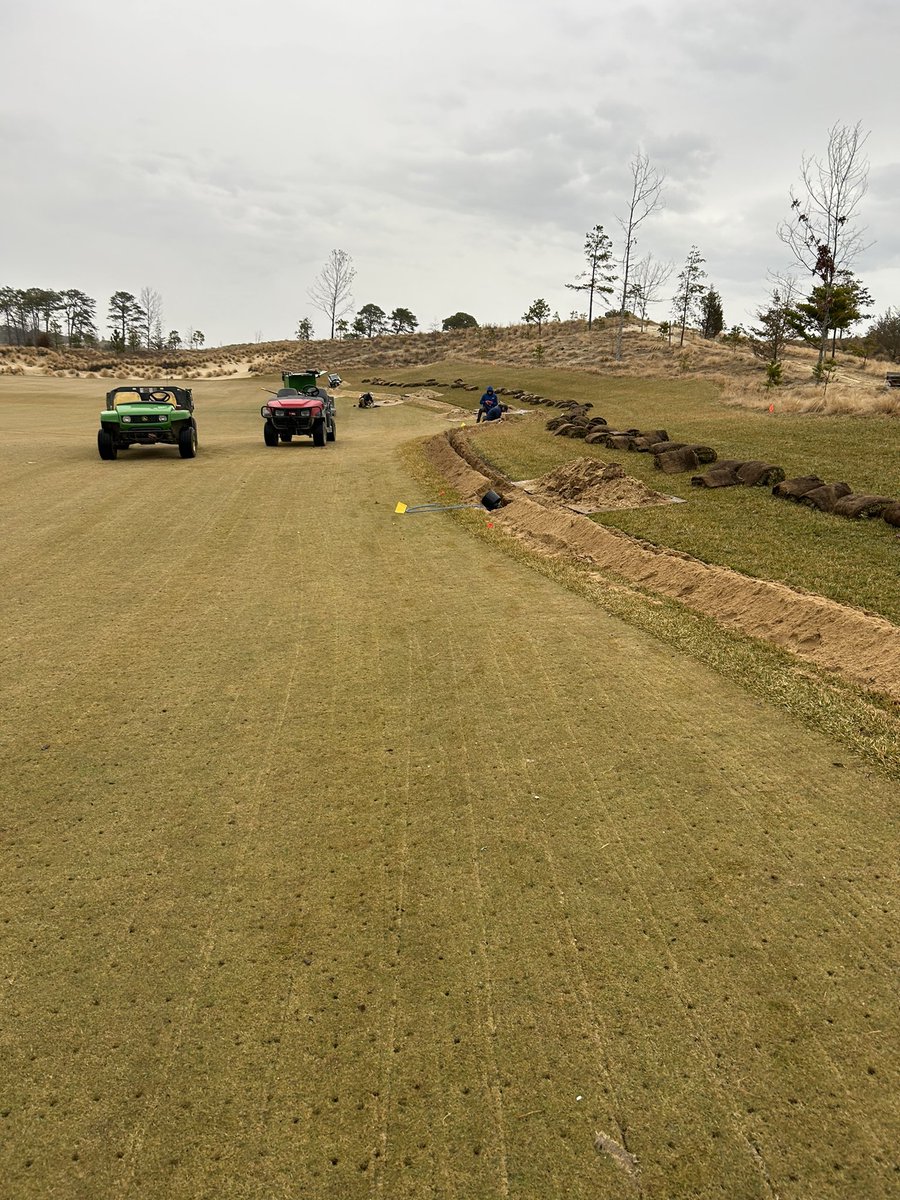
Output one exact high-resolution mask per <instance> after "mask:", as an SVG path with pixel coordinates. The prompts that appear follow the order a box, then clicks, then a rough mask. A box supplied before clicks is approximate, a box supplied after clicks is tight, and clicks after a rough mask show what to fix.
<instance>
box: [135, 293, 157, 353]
mask: <svg viewBox="0 0 900 1200" xmlns="http://www.w3.org/2000/svg"><path fill="white" fill-rule="evenodd" d="M137 306H138V309H139V310H140V314H141V315H140V331H141V337H142V338H143V339H144V345H145V346H146V347H147V349H148V350H149V349H150V348H151V346H152V343H153V331H154V329H155V328H156V326H157V324H159V326H160V330H161V329H162V296H161V295H160V294H159V292H155V291H154V290H153V288H151V287H142V288H141V294H140V296H139V297H138V302H137Z"/></svg>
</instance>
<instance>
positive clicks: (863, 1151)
mask: <svg viewBox="0 0 900 1200" xmlns="http://www.w3.org/2000/svg"><path fill="white" fill-rule="evenodd" d="M263 382H265V381H263ZM353 382H354V385H355V383H356V382H357V381H356V380H354V381H353ZM485 382H487V380H485ZM491 382H493V383H495V384H497V385H499V384H501V383H502V382H503V378H502V377H501V375H500V374H499V373H497V372H494V373H493V378H492V379H491ZM563 382H564V384H565V386H566V387H568V386H574V383H573V381H571V380H569V379H568V378H567V379H566V380H564V381H563ZM195 395H196V397H197V401H198V407H197V419H198V424H199V428H200V443H201V450H200V454H199V456H198V458H197V459H196V460H193V461H190V462H184V461H182V460H180V459H179V458H178V457H177V455H175V454H174V452H173V451H172V450H163V449H158V450H150V451H131V452H129V454H127V455H124V456H122V458H121V459H120V460H119V461H118V462H115V463H102V462H100V460H99V458H98V457H97V455H96V450H95V447H94V437H95V430H96V413H97V409H98V407H99V400H98V394H97V384H96V383H95V382H92V381H74V380H72V381H66V380H50V381H48V380H33V379H30V378H28V379H24V380H23V379H7V380H2V381H0V411H2V414H3V422H4V428H5V430H6V431H7V436H6V437H5V438H4V440H3V443H2V448H0V468H2V471H0V490H2V509H0V511H2V514H3V518H2V519H3V538H2V541H0V565H2V571H3V578H4V580H5V581H6V587H5V588H4V590H3V593H2V596H0V615H2V630H3V641H2V662H0V677H2V679H3V681H4V682H3V690H4V702H5V712H6V714H7V716H6V720H5V722H4V725H3V729H2V734H0V736H2V763H3V766H2V771H3V795H4V804H3V829H4V838H3V851H2V852H3V856H4V857H3V871H2V873H0V881H2V883H0V887H2V914H3V934H4V936H3V940H2V958H3V961H2V973H0V979H2V982H3V989H4V1003H3V1008H2V1012H3V1018H2V1031H0V1036H2V1041H0V1048H2V1055H3V1061H4V1064H5V1067H6V1069H5V1071H4V1073H3V1077H2V1079H0V1122H2V1124H0V1129H2V1133H3V1136H2V1139H0V1178H2V1179H3V1180H4V1185H3V1190H4V1191H5V1193H6V1194H8V1195H10V1196H15V1197H17V1198H19V1197H24V1198H28V1197H35V1198H41V1200H45V1198H47V1197H52V1198H57V1197H58V1198H66V1200H68V1198H70V1197H85V1198H87V1197H90V1198H91V1200H93V1198H96V1197H113V1196H115V1197H126V1196H127V1197H135V1198H137V1197H140V1198H141V1200H144V1198H157V1197H158V1198H160V1200H161V1198H163V1197H165V1198H166V1200H171V1198H181V1197H184V1198H192V1200H193V1198H195V1197H209V1198H213V1197H216V1198H221V1197H235V1198H238V1197H240V1198H242V1200H243V1198H247V1197H259V1198H260V1200H263V1198H265V1200H270V1198H273V1197H297V1196H303V1197H323V1198H324V1197H329V1198H330V1197H341V1198H342V1200H343V1198H353V1197H363V1196H365V1197H372V1196H376V1197H377V1196H382V1197H385V1198H387V1197H390V1198H391V1200H394V1198H396V1197H410V1198H413V1197H414V1198H416V1200H419V1198H420V1197H423V1196H441V1197H452V1196H457V1197H461V1198H462V1197H466V1198H470V1197H471V1198H480V1197H485V1198H486V1197H494V1196H498V1197H499V1196H510V1197H520V1198H522V1200H525V1198H529V1200H531V1198H533V1197H544V1196H546V1197H556V1196H567V1197H585V1198H588V1197H590V1198H591V1200H593V1198H595V1197H597V1196H598V1195H603V1196H609V1197H634V1196H643V1197H645V1198H648V1200H649V1198H653V1200H656V1198H659V1200H663V1198H666V1200H670V1198H681V1197H689V1196H711V1195H725V1196H729V1197H740V1198H744V1197H747V1198H749V1197H761V1198H770V1197H772V1196H773V1195H778V1196H781V1197H786V1198H789V1197H804V1198H806V1197H808V1198H810V1200H812V1198H813V1197H815V1198H816V1200H818V1198H821V1197H829V1196H831V1197H841V1198H843V1197H848V1196H865V1197H867V1198H873V1200H876V1198H879V1197H888V1196H890V1195H892V1194H894V1193H895V1189H896V1181H897V1178H898V1175H897V1172H898V1166H900V1164H898V1161H897V1153H896V1136H895V1131H896V1127H897V1119H898V1101H897V1097H898V1095H900V1088H898V1079H897V1060H896V1056H895V1054H894V1046H895V1045H896V967H897V959H896V930H895V918H894V913H893V909H892V907H891V903H892V897H893V893H894V891H895V883H896V836H897V811H896V789H895V785H894V784H892V783H891V781H889V780H888V779H886V778H885V777H883V776H881V775H879V774H878V773H877V772H875V771H873V770H872V769H871V768H870V767H869V765H868V764H867V763H866V761H865V760H863V759H862V758H858V757H856V756H854V755H853V754H851V753H848V752H847V751H846V750H845V749H843V748H842V747H840V746H839V745H838V744H837V743H835V742H834V741H832V740H831V739H829V738H828V737H825V736H822V735H821V734H817V733H815V732H811V731H810V730H809V729H808V728H806V727H805V726H803V725H801V724H799V723H797V722H795V721H793V720H791V719H790V718H786V717H784V715H783V714H781V713H780V712H776V711H775V710H773V709H772V708H771V707H770V706H769V705H767V704H766V703H765V702H764V701H763V700H761V699H759V698H755V697H753V696H751V695H749V694H748V693H747V692H746V691H745V690H744V689H742V688H741V687H740V686H738V684H736V683H734V682H730V681H729V680H727V679H725V678H723V677H722V676H721V675H720V674H718V673H716V672H714V671H712V670H710V669H708V668H706V667H704V666H702V665H698V664H697V663H696V662H695V661H693V660H692V659H690V658H689V657H686V656H685V655H684V654H681V653H679V652H678V651H677V650H675V649H673V648H672V647H671V646H668V645H665V644H663V643H661V642H660V641H658V640H656V639H654V638H653V637H651V636H649V635H648V634H647V633H645V632H642V631H641V630H640V629H637V628H635V627H633V626H631V625H628V624H625V623H623V622H621V621H619V620H617V619H616V618H615V617H613V616H610V615H609V614H607V613H605V612H604V611H603V610H602V609H600V608H598V607H597V605H595V604H593V603H592V602H591V601H590V599H589V598H587V597H585V596H583V595H580V594H578V593H576V592H575V591H573V590H570V589H568V588H564V587H561V586H559V583H558V582H556V581H555V580H554V579H552V578H550V577H547V576H545V575H542V574H540V573H538V572H535V571H533V570H531V569H529V568H528V567H527V566H526V565H524V564H523V563H521V562H519V561H518V560H517V559H516V558H514V557H511V556H507V555H504V554H502V553H501V552H500V551H499V550H498V548H497V546H496V545H495V544H493V543H492V542H491V541H489V540H486V539H483V538H474V537H471V536H470V535H469V533H468V532H467V530H466V528H465V527H464V526H463V525H461V524H457V523H455V522H454V521H452V520H450V519H448V518H446V517H442V516H424V517H418V518H416V517H413V516H409V517H406V518H398V517H396V516H395V515H394V513H393V509H394V505H395V503H396V501H397V500H398V499H404V500H406V501H408V502H410V503H414V502H416V501H418V500H426V499H432V498H433V495H434V494H433V492H432V491H430V490H429V489H427V488H426V487H425V485H424V484H422V483H420V482H417V481H416V480H415V479H414V478H413V477H412V476H411V475H410V474H409V472H408V470H407V469H406V467H405V466H404V465H403V462H402V460H401V459H400V457H399V456H398V454H397V447H398V446H400V445H401V444H403V443H404V442H406V441H407V440H408V439H409V438H412V437H416V436H421V435H424V434H427V433H430V432H433V431H436V430H438V429H441V428H445V427H446V422H445V421H444V420H443V419H442V418H441V417H440V416H438V415H436V414H434V413H429V412H426V411H424V410H419V409H416V408H413V407H409V406H402V407H396V408H386V409H379V410H374V411H370V412H360V411H359V410H356V409H354V408H352V407H351V403H350V401H349V400H341V401H339V411H338V417H339V421H338V441H337V443H336V444H335V445H333V446H329V447H327V448H325V449H321V450H320V449H316V448H314V447H312V445H311V443H309V442H307V441H305V440H304V441H302V442H300V443H295V444H294V445H292V446H284V447H278V448H277V449H274V450H270V449H267V448H265V447H264V446H263V443H262V437H261V429H260V421H259V417H258V405H259V403H260V400H261V394H260V392H259V384H257V383H254V382H251V381H228V382H220V383H208V384H200V385H198V386H197V388H196V390H195ZM628 398H629V399H633V397H628ZM598 407H599V405H598ZM51 409H52V411H53V413H54V414H55V420H54V423H53V425H52V426H50V427H48V426H47V424H46V421H45V419H44V417H45V416H46V412H47V411H48V410H51ZM37 413H41V414H43V416H42V418H41V432H40V434H39V436H38V435H36V432H35V429H36V426H35V417H36V414H37ZM672 424H673V425H674V424H675V422H674V421H672ZM512 428H513V427H512V426H510V427H509V429H512ZM766 428H768V427H766ZM772 428H776V426H774V425H773V426H772ZM494 432H502V433H503V434H504V435H506V433H507V430H503V429H502V428H501V430H500V431H494ZM497 445H499V443H497ZM505 453H506V455H507V461H510V462H513V461H514V455H515V454H516V453H518V451H517V449H516V447H515V446H514V445H512V444H511V445H510V446H509V447H507V448H506V450H505ZM772 503H773V505H774V504H775V502H774V501H772Z"/></svg>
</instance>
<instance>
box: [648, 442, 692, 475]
mask: <svg viewBox="0 0 900 1200" xmlns="http://www.w3.org/2000/svg"><path fill="white" fill-rule="evenodd" d="M653 463H654V466H656V467H658V468H659V470H660V471H662V472H663V473H664V474H665V475H679V474H681V472H682V471H695V470H696V469H697V467H699V466H700V459H699V458H698V457H697V455H696V454H695V453H694V451H693V450H692V449H691V448H690V446H683V447H682V448H681V449H680V450H666V451H665V452H664V453H663V454H654V456H653Z"/></svg>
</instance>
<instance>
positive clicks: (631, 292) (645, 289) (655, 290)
mask: <svg viewBox="0 0 900 1200" xmlns="http://www.w3.org/2000/svg"><path fill="white" fill-rule="evenodd" d="M673 270H674V265H673V264H672V263H664V262H659V261H658V260H657V259H655V258H653V256H652V255H650V254H648V255H647V256H646V257H645V258H642V259H641V260H640V262H637V263H635V264H634V269H633V271H632V274H631V285H630V287H629V289H628V297H627V299H626V306H627V305H632V306H633V311H634V313H635V315H636V316H638V317H640V320H641V333H643V332H644V325H645V324H646V323H647V321H648V320H649V312H648V310H649V308H650V305H651V304H658V303H659V302H660V300H662V299H663V297H662V296H661V295H660V291H661V290H662V288H663V285H664V284H666V283H668V281H669V276H670V275H671V274H672V271H673Z"/></svg>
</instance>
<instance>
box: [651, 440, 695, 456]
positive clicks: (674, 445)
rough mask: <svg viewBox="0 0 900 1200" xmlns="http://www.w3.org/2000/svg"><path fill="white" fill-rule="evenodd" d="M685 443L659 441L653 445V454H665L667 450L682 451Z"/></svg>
mask: <svg viewBox="0 0 900 1200" xmlns="http://www.w3.org/2000/svg"><path fill="white" fill-rule="evenodd" d="M686 445H687V442H669V441H665V440H664V441H661V442H654V443H653V453H654V454H665V453H666V452H667V451H668V450H683V449H684V447H685V446H686Z"/></svg>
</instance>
